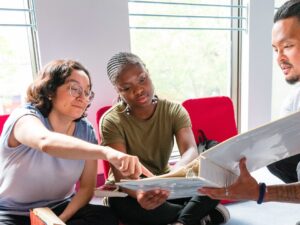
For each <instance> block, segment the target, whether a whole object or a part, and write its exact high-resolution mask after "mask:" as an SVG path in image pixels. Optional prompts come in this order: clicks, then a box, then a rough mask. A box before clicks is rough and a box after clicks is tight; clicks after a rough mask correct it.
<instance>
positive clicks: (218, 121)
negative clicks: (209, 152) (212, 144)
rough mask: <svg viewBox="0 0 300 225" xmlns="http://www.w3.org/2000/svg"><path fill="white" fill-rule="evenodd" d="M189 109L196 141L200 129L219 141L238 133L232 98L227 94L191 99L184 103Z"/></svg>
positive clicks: (210, 137)
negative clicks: (226, 95)
mask: <svg viewBox="0 0 300 225" xmlns="http://www.w3.org/2000/svg"><path fill="white" fill-rule="evenodd" d="M182 105H183V107H184V108H185V109H186V110H187V111H188V113H189V115H190V118H191V122H192V130H193V133H194V137H195V140H196V142H197V143H198V141H199V140H197V139H198V138H197V137H198V135H199V133H198V132H199V129H201V130H203V131H204V133H205V135H206V136H207V138H208V139H211V140H216V141H218V142H222V141H225V140H226V139H228V138H230V137H232V136H235V135H237V133H238V132H237V127H236V123H235V117H234V108H233V104H232V101H231V99H230V98H228V97H225V96H218V97H207V98H196V99H189V100H186V101H184V102H183V103H182Z"/></svg>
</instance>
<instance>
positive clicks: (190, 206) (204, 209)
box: [108, 196, 219, 225]
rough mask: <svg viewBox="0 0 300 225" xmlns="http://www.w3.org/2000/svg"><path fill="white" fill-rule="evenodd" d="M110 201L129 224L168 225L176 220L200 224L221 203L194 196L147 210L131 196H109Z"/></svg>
mask: <svg viewBox="0 0 300 225" xmlns="http://www.w3.org/2000/svg"><path fill="white" fill-rule="evenodd" d="M108 201H109V205H110V207H111V208H112V209H113V210H114V211H115V213H116V214H117V215H118V217H119V218H120V220H121V221H122V222H123V223H125V224H129V225H166V224H169V223H172V222H176V221H178V222H181V223H183V224H185V225H198V224H199V223H200V220H201V219H202V218H203V217H205V216H206V215H208V213H209V212H210V211H211V210H213V209H214V208H215V207H216V206H217V205H218V203H219V201H218V200H212V199H210V198H209V197H206V196H194V197H192V198H183V199H174V200H168V201H166V202H165V203H164V204H162V205H161V206H159V207H157V208H156V209H153V210H145V209H143V208H142V207H141V206H140V205H139V203H138V202H137V200H136V199H134V198H131V197H126V198H109V200H108Z"/></svg>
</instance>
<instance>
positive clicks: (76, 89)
mask: <svg viewBox="0 0 300 225" xmlns="http://www.w3.org/2000/svg"><path fill="white" fill-rule="evenodd" d="M69 90H70V91H69V94H70V95H71V96H72V97H74V98H78V97H81V96H82V95H83V96H84V97H85V99H87V100H88V101H89V102H91V101H92V100H93V99H94V97H95V93H94V92H93V91H91V90H89V91H83V89H82V87H80V86H79V85H78V84H76V83H71V84H70V89H69Z"/></svg>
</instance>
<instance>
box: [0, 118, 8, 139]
mask: <svg viewBox="0 0 300 225" xmlns="http://www.w3.org/2000/svg"><path fill="white" fill-rule="evenodd" d="M8 117H9V115H0V135H1V133H2V130H3V126H4V123H5V121H6V120H7V118H8Z"/></svg>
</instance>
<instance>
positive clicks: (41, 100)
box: [26, 59, 92, 119]
mask: <svg viewBox="0 0 300 225" xmlns="http://www.w3.org/2000/svg"><path fill="white" fill-rule="evenodd" d="M73 70H81V71H83V72H85V73H86V74H87V76H88V78H89V81H90V89H91V88H92V83H91V77H90V73H89V72H88V70H87V69H86V68H85V67H84V66H83V65H81V64H80V63H79V62H77V61H74V60H63V59H60V60H54V61H51V62H49V63H48V64H47V65H45V66H44V67H43V68H42V70H41V71H40V72H39V74H38V77H37V79H36V80H35V81H34V82H33V83H32V84H31V85H30V86H29V87H28V89H27V99H26V100H27V102H29V103H31V104H33V105H34V106H35V107H37V108H38V109H39V110H40V111H41V113H42V114H43V116H45V117H48V115H49V113H50V111H51V110H52V101H51V98H52V97H54V96H55V94H56V90H57V88H58V87H59V86H61V85H63V84H64V83H65V81H66V79H67V78H68V77H69V76H70V75H71V73H72V71H73ZM89 106H90V104H89V105H88V107H89ZM88 107H87V108H88ZM85 116H86V111H85V112H84V114H83V115H82V117H85ZM82 117H81V118H82ZM81 118H78V119H81Z"/></svg>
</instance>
